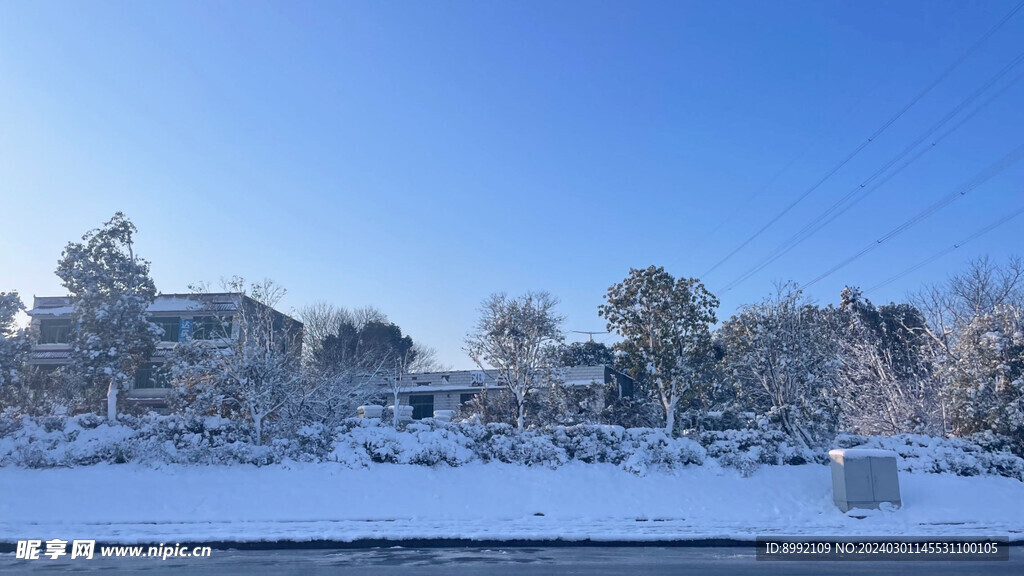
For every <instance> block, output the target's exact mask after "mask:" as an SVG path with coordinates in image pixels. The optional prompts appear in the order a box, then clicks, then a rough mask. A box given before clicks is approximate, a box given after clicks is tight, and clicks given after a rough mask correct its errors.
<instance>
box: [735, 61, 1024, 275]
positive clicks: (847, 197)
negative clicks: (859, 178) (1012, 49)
mask: <svg viewBox="0 0 1024 576" xmlns="http://www.w3.org/2000/svg"><path fill="white" fill-rule="evenodd" d="M1021 62H1024V52H1022V53H1020V54H1018V55H1017V57H1016V58H1014V59H1013V60H1011V61H1010V63H1009V64H1007V65H1006V66H1004V67H1003V68H1002V69H1000V70H999V72H997V73H996V74H995V75H994V76H992V77H991V78H989V79H988V80H987V81H986V82H985V83H984V84H982V86H981V87H980V88H978V89H977V90H975V91H974V92H973V93H972V94H971V95H970V96H968V97H967V98H965V99H964V100H962V101H961V102H960V103H959V104H957V105H956V106H954V107H953V109H952V110H950V111H949V112H948V113H947V114H946V115H945V116H943V117H942V118H941V119H940V120H939V121H938V122H936V123H935V124H933V125H932V126H931V127H930V128H929V129H928V130H927V131H925V132H924V133H923V134H922V135H921V136H919V137H918V138H917V139H916V140H914V141H913V142H911V143H910V144H909V145H908V146H906V147H905V148H904V149H903V150H902V151H901V152H899V153H898V154H896V155H895V156H893V157H892V158H891V159H889V161H888V162H886V163H885V164H884V165H883V166H882V167H881V168H879V169H878V170H876V171H875V172H874V173H873V174H872V175H871V176H870V177H868V178H867V179H865V180H864V181H863V182H861V183H860V184H859V185H857V186H855V187H854V188H853V189H852V190H850V191H849V192H847V193H846V194H844V195H843V196H841V197H840V198H839V199H838V200H836V202H834V203H833V204H832V206H830V207H829V208H828V209H826V210H825V211H824V212H822V213H821V214H819V215H818V216H816V217H814V218H813V219H812V220H811V221H810V222H809V223H808V224H806V225H805V226H804V227H803V228H801V229H800V231H798V232H797V233H796V234H794V235H792V236H790V237H789V238H788V239H786V241H784V242H783V243H782V244H780V245H779V246H777V247H776V248H775V249H774V250H772V251H771V252H770V253H769V254H768V255H767V256H766V257H765V259H764V260H762V261H761V262H760V263H758V264H756V265H754V266H753V267H752V268H750V269H748V270H747V271H746V272H744V273H743V274H741V275H740V276H739V277H737V278H736V279H734V280H732V281H731V282H729V283H728V284H726V285H725V286H724V287H723V288H722V289H721V290H720V291H719V292H721V293H725V292H728V291H729V290H732V289H733V288H735V287H736V286H738V285H739V284H741V283H743V282H744V281H746V280H747V279H749V278H750V277H752V276H753V275H755V274H757V273H758V272H760V271H761V270H764V269H765V268H767V267H768V266H770V265H771V264H772V263H774V262H775V261H776V260H778V259H779V258H781V257H783V256H785V255H786V254H788V253H789V252H790V251H791V250H793V248H796V247H797V246H798V245H800V244H801V243H803V242H804V241H805V240H807V239H808V238H810V237H811V236H813V235H814V234H816V233H817V232H819V231H820V230H821V229H823V228H824V227H825V226H827V225H828V224H830V223H831V222H833V221H834V220H835V219H836V218H839V217H840V216H841V215H843V214H844V213H846V212H847V211H848V210H850V209H851V208H853V207H854V206H855V205H857V204H858V203H859V202H860V201H862V200H864V199H865V198H867V197H868V196H870V195H871V194H873V193H874V192H876V191H877V190H878V189H879V188H881V187H882V186H883V185H885V184H886V183H887V182H888V181H889V180H891V179H892V178H893V177H895V176H896V175H898V174H899V173H901V172H902V171H903V170H905V169H906V168H907V167H909V166H910V165H911V164H913V163H914V162H916V161H917V160H918V159H920V158H921V157H922V156H924V155H925V154H927V153H928V152H929V151H931V150H933V149H934V148H935V147H936V146H937V145H938V144H939V142H941V141H943V140H944V139H945V138H946V137H948V136H949V135H950V134H952V133H953V132H955V131H956V130H958V129H959V128H960V127H961V126H963V125H964V124H965V123H967V122H968V121H969V120H971V119H972V118H974V116H975V115H977V114H978V113H979V112H981V111H982V110H983V109H985V108H986V107H987V106H988V105H989V104H991V103H992V102H993V101H994V100H996V99H997V98H999V97H1000V96H1002V95H1003V94H1004V93H1005V92H1006V91H1007V90H1008V89H1009V88H1011V87H1012V86H1014V85H1015V84H1016V83H1017V82H1019V81H1020V80H1021V79H1022V78H1024V75H1017V76H1016V77H1014V78H1013V79H1011V80H1010V81H1009V82H1007V83H1005V84H1004V85H1003V86H1001V87H1000V88H999V90H997V91H996V92H995V93H994V94H992V95H991V96H989V97H988V98H987V99H986V100H985V101H984V102H982V103H981V104H979V105H978V106H976V107H975V108H974V109H973V110H971V111H970V112H968V113H967V114H966V115H965V116H963V117H962V118H961V119H960V120H958V121H957V122H956V123H955V124H954V125H953V126H952V127H950V128H949V129H948V130H946V131H945V132H943V133H942V134H940V135H939V136H938V137H936V138H935V139H934V140H932V141H931V143H930V144H929V145H928V146H926V147H924V148H923V149H921V150H919V151H918V152H917V153H916V154H914V155H913V156H911V157H910V158H909V159H908V160H906V161H905V162H903V163H902V164H901V165H900V166H898V167H897V168H896V169H895V170H893V171H892V172H890V173H889V174H886V175H885V176H884V177H882V178H881V180H879V181H878V182H877V183H875V184H874V185H873V186H871V187H870V188H869V187H868V184H871V183H872V182H874V180H875V179H876V178H879V177H881V176H882V175H883V174H885V172H886V171H887V170H889V169H890V168H892V167H893V166H894V165H895V164H896V163H897V162H899V161H900V160H902V159H904V158H906V157H907V156H908V155H909V154H910V153H911V152H913V151H914V149H915V148H917V147H918V146H919V145H920V144H921V143H922V142H924V141H925V140H927V139H928V138H929V137H930V136H931V135H933V134H934V133H935V132H937V131H938V130H939V129H940V128H942V127H943V126H944V125H945V124H946V123H948V122H949V121H950V120H952V119H953V118H955V117H956V116H957V115H958V114H959V113H960V112H962V111H963V110H964V109H965V108H966V107H967V106H969V105H970V104H971V103H973V102H974V101H975V100H977V99H978V98H979V97H980V96H981V95H982V94H984V93H985V92H986V91H987V90H988V89H989V88H991V87H992V86H994V85H995V84H996V83H997V82H998V81H999V80H1001V79H1002V78H1003V77H1004V76H1005V75H1006V74H1007V73H1009V72H1010V71H1011V70H1012V69H1013V68H1015V67H1016V66H1018V65H1019V64H1020V63H1021Z"/></svg>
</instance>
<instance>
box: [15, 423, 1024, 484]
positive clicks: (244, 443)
mask: <svg viewBox="0 0 1024 576" xmlns="http://www.w3.org/2000/svg"><path fill="white" fill-rule="evenodd" d="M251 426H252V425H251V424H250V423H247V422H238V421H232V420H228V419H225V418H221V417H199V416H157V415H153V414H151V415H148V416H130V415H124V414H122V415H121V416H120V417H119V418H118V421H117V422H115V423H110V422H108V421H106V420H105V419H103V418H101V417H98V416H94V415H82V416H74V417H68V418H54V417H46V418H34V417H29V416H12V415H11V414H10V413H7V414H0V466H19V467H26V468H50V467H65V466H87V465H92V464H99V463H108V464H120V463H125V462H135V463H140V464H147V465H154V466H159V465H162V464H202V465H223V464H252V465H267V464H273V463H278V462H282V461H289V460H294V461H303V462H337V463H339V464H343V465H345V466H350V467H365V466H369V465H371V464H373V463H392V464H411V465H422V466H462V465H464V464H467V463H470V462H504V463H508V464H517V465H522V466H544V467H550V468H557V467H559V466H562V465H564V464H567V463H569V462H582V463H588V464H612V465H615V466H619V467H621V468H622V469H624V470H627V471H629V472H632V473H634V474H638V475H644V474H647V473H649V472H652V471H664V470H674V469H678V468H681V467H685V466H690V465H700V464H703V463H704V462H705V461H708V460H715V461H717V462H718V463H719V464H721V465H722V466H726V467H731V468H735V469H737V470H739V471H740V472H741V473H743V474H745V475H749V474H752V473H753V472H754V471H756V470H757V469H758V467H760V466H763V465H785V464H806V463H815V462H817V463H824V462H827V454H826V452H824V451H819V450H811V449H808V448H804V447H799V446H797V445H796V444H795V443H794V442H793V441H792V439H791V438H790V437H789V436H788V435H786V434H785V433H783V432H782V431H781V430H773V429H768V430H765V429H746V430H721V431H704V432H701V433H699V434H698V435H695V436H694V437H692V438H686V437H683V438H673V437H671V436H669V435H667V434H665V432H664V430H662V429H655V428H631V429H623V428H621V427H617V426H603V425H577V426H568V427H565V426H557V427H552V428H537V429H530V430H525V431H518V430H516V429H515V428H514V427H513V426H511V425H509V424H499V423H492V424H487V425H484V424H480V423H474V422H462V423H455V424H453V423H447V422H440V421H435V420H433V419H426V420H421V421H418V422H413V423H410V424H409V425H408V426H406V428H405V429H404V430H395V429H394V428H393V427H392V426H390V425H388V424H386V423H382V422H381V420H379V419H358V418H354V419H348V420H344V421H343V422H342V423H341V424H340V425H338V426H335V427H333V428H331V427H327V426H324V425H309V426H305V427H302V428H300V429H298V430H297V431H296V432H294V434H293V435H292V436H291V437H288V438H283V437H276V436H277V434H275V440H274V441H273V442H271V443H268V444H266V445H262V446H261V445H258V444H256V443H255V442H254V441H253V431H252V428H251ZM1008 442H1009V441H1008V440H1005V439H1001V438H999V437H998V436H993V435H979V436H978V437H977V438H976V439H975V440H974V441H971V440H966V439H960V438H935V437H929V436H922V435H902V436H889V437H872V438H868V437H864V436H853V435H845V436H840V437H838V438H837V439H836V441H835V444H834V445H835V446H840V447H847V448H849V447H855V446H861V447H867V448H881V449H886V450H893V451H895V452H897V453H898V454H899V455H900V469H901V470H904V471H911V472H919V473H924V472H942V473H952V474H958V475H961V476H973V475H979V474H995V475H1001V476H1007V477H1011V478H1017V479H1021V480H1024V460H1022V459H1021V458H1019V457H1017V456H1015V455H1013V454H1012V453H1010V452H1009V451H1007V449H1006V445H1007V443H1008Z"/></svg>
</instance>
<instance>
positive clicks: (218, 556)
mask: <svg viewBox="0 0 1024 576" xmlns="http://www.w3.org/2000/svg"><path fill="white" fill-rule="evenodd" d="M60 572H74V573H86V574H91V573H103V574H118V573H125V574H149V575H159V574H172V573H173V574H197V575H206V574H209V575H215V576H231V575H244V576H263V575H271V574H273V575H276V574H311V575H316V574H364V575H365V574H371V575H373V576H392V575H396V576H397V575H418V576H419V575H439V576H440V575H446V576H453V575H455V576H461V575H467V576H468V575H477V574H484V575H486V576H505V575H509V576H512V575H517V576H521V575H532V574H598V575H621V574H644V575H647V574H650V575H654V576H661V575H664V576H668V575H683V574H694V575H698V574H700V575H709V576H716V575H722V576H724V575H744V574H801V575H802V574H806V575H811V574H882V575H894V576H896V575H898V576H910V575H913V574H927V575H929V576H940V575H946V574H948V575H967V574H985V575H1000V574H1014V575H1019V574H1024V548H1022V547H1013V548H1012V549H1011V550H1010V560H1009V561H997V562H863V561H861V562H765V561H757V560H756V559H755V556H754V549H753V548H752V547H750V546H739V547H689V546H688V547H635V546H633V547H612V546H609V547H593V546H588V547H573V546H564V547H533V548H531V547H510V548H498V547H494V548H371V549H344V550H325V549H318V550H213V552H212V555H211V556H210V557H209V558H196V559H189V560H184V559H169V560H166V561H163V560H160V559H159V558H99V557H96V558H93V559H92V560H82V559H76V560H67V559H62V560H49V559H40V560H28V561H27V560H18V559H16V558H15V557H14V554H2V555H0V573H3V574H22V573H32V574H37V573H60Z"/></svg>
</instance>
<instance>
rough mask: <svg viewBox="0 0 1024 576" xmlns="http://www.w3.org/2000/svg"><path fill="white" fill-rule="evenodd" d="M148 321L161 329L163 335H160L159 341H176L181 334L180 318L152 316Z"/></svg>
mask: <svg viewBox="0 0 1024 576" xmlns="http://www.w3.org/2000/svg"><path fill="white" fill-rule="evenodd" d="M150 322H152V323H153V324H156V325H157V326H159V327H160V328H162V329H163V331H164V335H163V336H161V337H160V341H161V342H177V341H178V336H179V335H180V334H181V318H178V317H177V316H175V317H173V318H166V317H165V318H152V319H150Z"/></svg>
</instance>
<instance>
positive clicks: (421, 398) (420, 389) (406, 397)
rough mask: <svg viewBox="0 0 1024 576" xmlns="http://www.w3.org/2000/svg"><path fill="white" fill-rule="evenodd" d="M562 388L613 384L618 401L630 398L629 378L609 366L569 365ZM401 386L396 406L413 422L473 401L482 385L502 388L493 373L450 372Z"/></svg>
mask: <svg viewBox="0 0 1024 576" xmlns="http://www.w3.org/2000/svg"><path fill="white" fill-rule="evenodd" d="M560 376H561V380H562V383H563V385H565V386H602V387H604V386H608V385H614V386H616V389H617V391H618V397H619V398H627V397H631V396H632V395H633V379H632V378H630V377H629V376H626V375H625V374H623V373H621V372H619V371H618V370H615V369H614V368H611V367H610V366H572V367H568V368H563V369H562V373H561V375H560ZM403 382H404V383H405V386H404V387H403V388H402V389H401V391H400V392H399V395H398V400H399V403H400V404H404V405H408V406H412V408H413V412H412V417H413V420H420V419H422V418H431V417H433V415H434V412H435V411H437V410H458V408H459V406H461V405H462V404H465V403H466V402H469V401H471V400H473V399H474V398H475V397H476V395H477V394H479V393H480V392H481V390H483V388H484V385H485V384H486V386H487V388H488V389H489V390H494V389H500V388H503V387H504V384H503V383H502V382H501V380H500V378H499V376H498V371H497V370H451V371H447V372H420V373H414V374H406V375H405V376H404V377H403Z"/></svg>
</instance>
